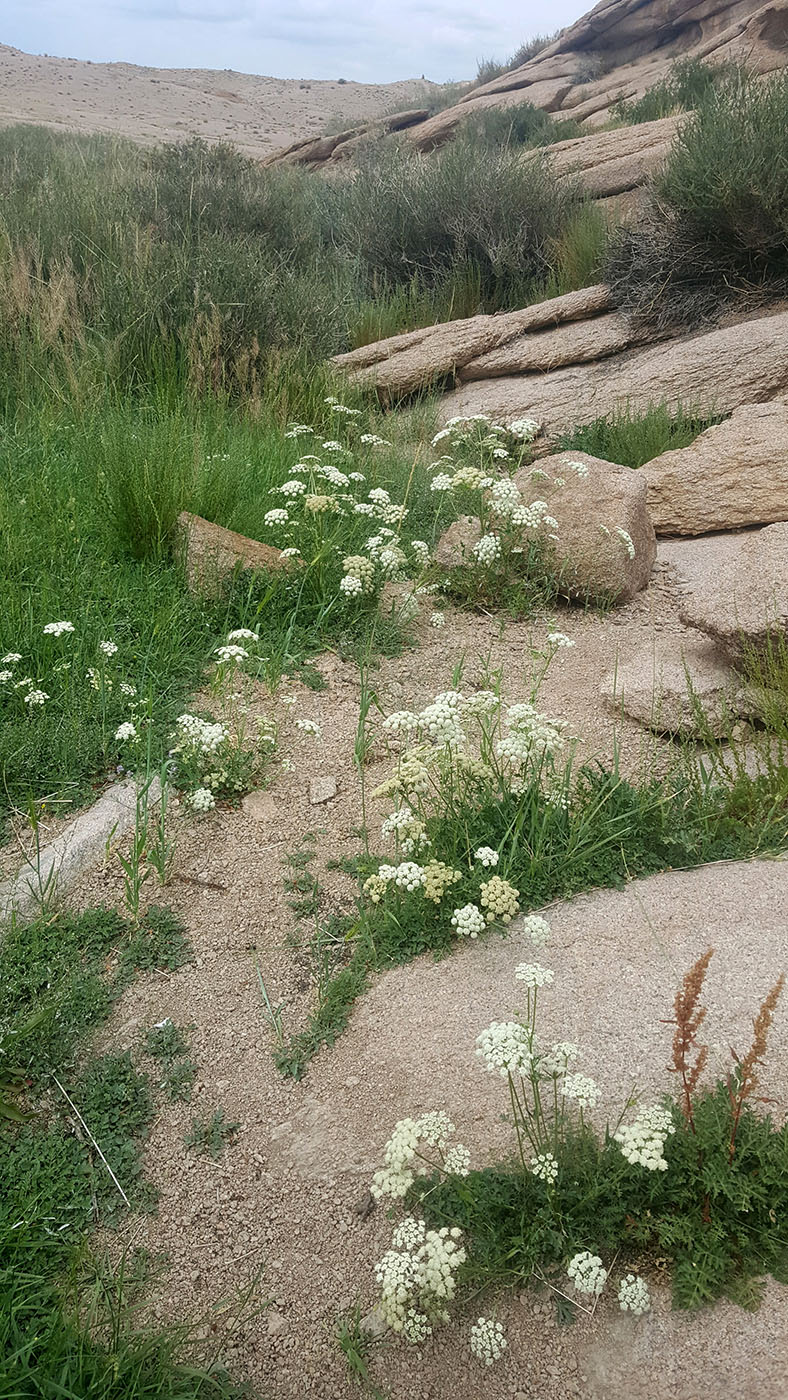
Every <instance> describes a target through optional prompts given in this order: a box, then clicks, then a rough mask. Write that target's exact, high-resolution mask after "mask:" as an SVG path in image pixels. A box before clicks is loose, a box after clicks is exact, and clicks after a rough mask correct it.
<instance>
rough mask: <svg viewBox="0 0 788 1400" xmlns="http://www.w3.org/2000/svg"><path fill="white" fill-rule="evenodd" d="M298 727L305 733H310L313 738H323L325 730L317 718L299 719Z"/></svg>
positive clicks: (297, 721)
mask: <svg viewBox="0 0 788 1400" xmlns="http://www.w3.org/2000/svg"><path fill="white" fill-rule="evenodd" d="M296 729H300V730H302V731H303V733H304V734H309V735H310V736H311V737H312V738H313V739H322V737H323V731H322V729H321V728H320V725H319V724H318V722H317V720H315V719H297V720H296Z"/></svg>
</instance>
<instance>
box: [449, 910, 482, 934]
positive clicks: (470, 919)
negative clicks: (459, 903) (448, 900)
mask: <svg viewBox="0 0 788 1400" xmlns="http://www.w3.org/2000/svg"><path fill="white" fill-rule="evenodd" d="M451 924H452V928H455V929H456V930H457V932H458V933H459V934H461V935H462V937H464V938H478V937H479V934H480V933H484V930H485V929H486V927H487V920H486V919H485V917H484V915H483V913H482V911H481V909H479V908H478V907H477V905H475V904H466V905H464V906H463V908H462V909H455V911H454V913H453V914H452V916H451Z"/></svg>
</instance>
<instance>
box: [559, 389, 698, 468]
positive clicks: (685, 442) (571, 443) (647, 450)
mask: <svg viewBox="0 0 788 1400" xmlns="http://www.w3.org/2000/svg"><path fill="white" fill-rule="evenodd" d="M721 422H722V417H721V416H719V415H714V414H713V413H710V412H706V413H701V412H700V411H698V410H693V409H691V408H686V409H685V408H682V407H681V406H679V407H678V408H669V407H668V406H667V404H653V405H651V406H650V407H649V408H647V409H645V411H643V412H640V413H633V412H632V410H631V409H629V408H627V409H625V410H623V411H621V412H618V413H615V414H611V415H609V416H607V417H605V418H597V419H596V420H595V421H594V422H593V423H587V424H585V425H584V426H582V427H579V428H575V429H574V430H573V431H572V432H569V433H565V434H564V435H563V437H561V439H560V441H559V443H558V450H559V451H561V452H571V451H575V452H588V453H589V454H590V455H591V456H592V457H600V458H601V459H602V460H603V461H606V462H619V463H620V464H621V466H622V467H642V466H643V465H644V463H645V462H650V461H651V460H652V458H654V457H659V456H660V455H661V454H662V453H663V452H670V451H673V450H675V449H677V448H680V447H689V445H690V443H691V442H694V441H695V438H696V437H698V435H699V434H700V433H702V432H704V431H705V430H706V428H710V427H712V426H713V425H714V424H715V423H721Z"/></svg>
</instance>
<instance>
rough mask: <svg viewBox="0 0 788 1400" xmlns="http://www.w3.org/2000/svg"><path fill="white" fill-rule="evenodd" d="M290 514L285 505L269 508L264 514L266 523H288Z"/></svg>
mask: <svg viewBox="0 0 788 1400" xmlns="http://www.w3.org/2000/svg"><path fill="white" fill-rule="evenodd" d="M289 519H290V516H289V514H288V512H287V511H286V510H285V508H284V506H277V507H276V509H275V510H267V511H266V513H265V515H264V516H263V524H264V525H268V526H271V525H286V524H287V522H288V520H289Z"/></svg>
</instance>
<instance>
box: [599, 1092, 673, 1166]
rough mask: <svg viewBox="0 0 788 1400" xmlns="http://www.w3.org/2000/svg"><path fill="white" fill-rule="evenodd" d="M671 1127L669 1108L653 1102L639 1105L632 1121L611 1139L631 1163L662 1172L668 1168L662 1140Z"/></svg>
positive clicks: (665, 1139)
mask: <svg viewBox="0 0 788 1400" xmlns="http://www.w3.org/2000/svg"><path fill="white" fill-rule="evenodd" d="M675 1131H676V1128H675V1125H674V1122H673V1117H672V1114H671V1113H670V1111H669V1110H668V1109H666V1108H660V1107H659V1105H657V1104H655V1105H653V1106H652V1107H650V1108H641V1110H640V1112H639V1113H638V1116H637V1118H636V1119H635V1121H634V1123H632V1124H631V1125H630V1126H629V1127H621V1128H619V1129H618V1131H617V1132H615V1133H614V1134H613V1140H614V1141H615V1142H617V1143H618V1144H619V1146H620V1148H621V1152H622V1155H623V1156H624V1157H626V1160H627V1161H628V1162H631V1163H632V1165H633V1166H639V1167H645V1168H646V1170H647V1171H650V1172H665V1171H667V1169H668V1164H667V1161H666V1159H665V1152H664V1149H665V1142H666V1141H667V1139H668V1138H669V1137H670V1136H671V1134H672V1133H675Z"/></svg>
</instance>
